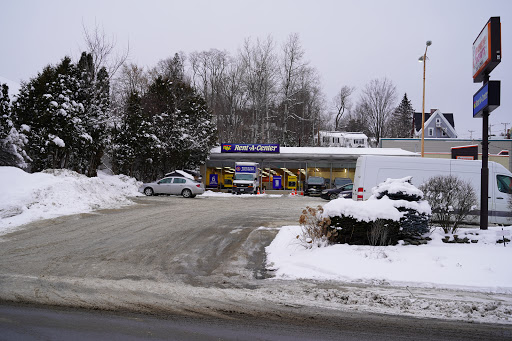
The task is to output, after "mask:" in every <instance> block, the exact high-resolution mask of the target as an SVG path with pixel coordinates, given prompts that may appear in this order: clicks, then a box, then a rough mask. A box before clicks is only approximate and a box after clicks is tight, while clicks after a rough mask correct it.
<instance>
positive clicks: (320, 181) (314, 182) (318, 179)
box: [308, 176, 325, 185]
mask: <svg viewBox="0 0 512 341" xmlns="http://www.w3.org/2000/svg"><path fill="white" fill-rule="evenodd" d="M324 182H325V180H324V178H321V177H318V176H311V177H309V179H308V184H312V185H323V184H324Z"/></svg>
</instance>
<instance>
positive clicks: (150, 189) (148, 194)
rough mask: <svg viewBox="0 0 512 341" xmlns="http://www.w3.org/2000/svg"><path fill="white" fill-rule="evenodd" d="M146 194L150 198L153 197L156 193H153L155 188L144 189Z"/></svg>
mask: <svg viewBox="0 0 512 341" xmlns="http://www.w3.org/2000/svg"><path fill="white" fill-rule="evenodd" d="M144 194H146V195H147V196H148V197H150V196H152V195H153V194H154V192H153V188H151V187H146V188H145V189H144Z"/></svg>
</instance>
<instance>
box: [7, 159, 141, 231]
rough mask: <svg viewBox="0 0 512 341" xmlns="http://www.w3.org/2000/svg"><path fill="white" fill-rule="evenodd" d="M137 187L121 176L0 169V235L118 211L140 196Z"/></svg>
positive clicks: (132, 181) (63, 171) (135, 182)
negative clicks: (59, 219)
mask: <svg viewBox="0 0 512 341" xmlns="http://www.w3.org/2000/svg"><path fill="white" fill-rule="evenodd" d="M139 185H140V184H139V183H138V182H137V181H136V180H135V179H133V178H130V177H127V176H124V175H116V176H112V175H107V174H105V173H102V172H98V176H97V177H94V178H89V177H87V176H85V175H81V174H78V173H76V172H73V171H70V170H64V169H59V170H47V171H43V172H40V173H34V174H29V173H26V172H24V171H23V170H21V169H19V168H15V167H0V188H1V191H0V233H5V232H7V231H9V230H10V229H12V228H14V227H17V226H20V225H23V224H26V223H29V222H32V221H36V220H40V219H48V218H54V217H58V216H63V215H68V214H77V213H86V212H91V211H93V210H97V209H107V208H118V207H121V206H124V205H129V204H132V203H133V202H132V201H131V200H130V199H128V198H127V197H133V196H140V195H141V194H140V193H139V192H138V191H137V188H138V186H139Z"/></svg>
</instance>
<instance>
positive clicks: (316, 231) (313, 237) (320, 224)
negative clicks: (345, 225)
mask: <svg viewBox="0 0 512 341" xmlns="http://www.w3.org/2000/svg"><path fill="white" fill-rule="evenodd" d="M323 212H324V209H323V208H322V206H318V207H317V208H316V209H315V208H312V207H309V206H307V207H306V209H305V210H302V215H301V216H300V218H299V223H300V226H301V230H302V233H301V234H300V235H299V236H297V238H298V239H299V242H300V243H301V245H302V246H304V247H305V248H308V249H309V248H311V247H312V246H313V245H316V246H324V245H326V244H332V243H334V241H335V235H336V234H337V233H336V230H332V229H330V228H329V226H330V224H331V219H330V218H329V217H322V214H323Z"/></svg>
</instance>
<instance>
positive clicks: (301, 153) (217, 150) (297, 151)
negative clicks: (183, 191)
mask: <svg viewBox="0 0 512 341" xmlns="http://www.w3.org/2000/svg"><path fill="white" fill-rule="evenodd" d="M361 155H381V156H412V157H415V156H419V155H420V154H419V153H414V152H410V151H407V150H403V149H400V148H343V147H280V153H221V147H220V146H218V147H214V148H213V149H212V150H211V154H210V160H240V161H248V160H254V161H258V160H288V161H291V160H335V159H338V160H356V159H357V158H358V157H359V156H361Z"/></svg>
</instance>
